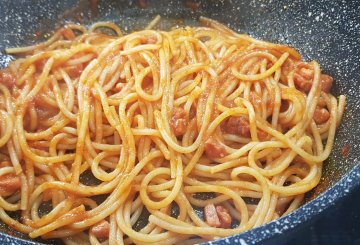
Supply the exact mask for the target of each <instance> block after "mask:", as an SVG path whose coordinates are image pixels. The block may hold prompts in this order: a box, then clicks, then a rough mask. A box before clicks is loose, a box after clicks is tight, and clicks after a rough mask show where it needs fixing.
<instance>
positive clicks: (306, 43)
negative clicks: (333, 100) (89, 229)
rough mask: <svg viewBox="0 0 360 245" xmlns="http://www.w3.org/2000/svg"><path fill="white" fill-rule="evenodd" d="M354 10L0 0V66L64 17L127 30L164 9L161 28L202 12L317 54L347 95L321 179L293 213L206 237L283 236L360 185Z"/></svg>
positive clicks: (358, 4) (289, 4)
mask: <svg viewBox="0 0 360 245" xmlns="http://www.w3.org/2000/svg"><path fill="white" fill-rule="evenodd" d="M143 3H145V5H144V4H143ZM359 13H360V1H357V0H353V1H331V0H329V1H313V0H307V1H271V0H262V1H255V0H253V1H250V0H246V1H236V0H224V1H205V0H203V1H193V0H188V1H175V0H174V1H165V0H160V1H155V0H148V1H137V0H136V1H115V0H113V1H105V0H100V1H97V0H88V1H87V0H65V1H58V0H38V1H35V0H31V1H26V0H22V1H21V0H2V1H0V67H4V66H6V65H7V64H8V63H9V61H10V60H12V59H13V57H11V56H8V55H6V54H4V52H3V49H4V48H5V47H16V46H21V45H29V44H32V43H35V42H38V41H39V40H42V39H44V38H46V37H48V36H49V35H50V34H51V33H52V32H53V30H54V29H56V28H57V27H59V26H61V25H63V24H65V23H67V22H77V23H83V24H89V23H93V22H95V21H99V20H109V21H113V22H116V23H118V24H119V25H120V26H121V27H122V29H123V30H124V31H125V32H131V31H132V30H139V29H141V28H143V27H144V26H145V25H146V23H148V22H149V21H150V20H151V19H152V18H153V17H154V16H155V15H157V14H160V15H161V16H162V17H163V19H162V22H161V25H160V28H164V29H166V28H169V27H171V26H174V25H179V26H182V25H196V23H197V19H198V17H199V16H201V15H203V16H206V17H210V18H213V19H216V20H218V21H220V22H222V23H224V24H227V25H228V26H229V27H231V28H233V29H234V30H236V31H239V32H242V33H248V34H250V35H252V36H254V37H256V38H260V39H264V40H267V41H271V42H276V43H283V44H288V45H290V46H293V47H294V48H295V49H297V50H299V51H300V53H301V54H302V55H303V57H304V59H305V60H308V61H309V60H312V59H315V60H317V61H318V62H319V63H320V65H321V68H322V70H323V71H324V72H325V73H328V74H330V75H331V76H333V77H334V79H335V86H334V88H333V93H335V94H336V95H339V94H345V95H346V96H347V106H346V112H345V115H344V118H343V121H342V124H341V126H340V128H339V129H338V132H337V135H336V140H335V145H334V149H333V152H332V154H331V156H330V158H329V159H328V160H327V161H326V164H325V169H324V173H323V177H322V181H321V183H320V184H319V185H318V186H317V187H316V188H315V189H314V190H313V191H312V192H311V193H309V194H308V195H307V203H306V204H305V205H303V206H302V207H301V208H299V209H298V210H296V211H295V212H293V213H292V214H290V215H288V216H286V217H283V218H281V219H279V220H277V221H273V222H271V223H269V224H266V225H263V226H261V227H258V228H255V229H252V230H250V231H248V232H245V233H243V234H239V235H235V236H232V237H228V238H224V239H221V240H218V241H214V242H209V244H233V243H238V244H259V243H266V244H281V243H283V242H285V241H287V240H288V239H289V238H290V237H291V235H292V234H294V233H295V232H296V230H298V229H299V228H300V227H302V226H304V225H309V223H310V222H312V221H313V220H314V219H316V218H317V217H319V216H320V215H321V214H323V213H324V211H325V210H329V209H331V208H333V207H334V205H336V203H337V202H339V201H341V199H342V198H343V197H344V196H345V195H347V193H349V192H351V191H352V190H354V189H355V188H356V187H359V186H360V162H359V159H360V127H359V119H360V116H359V115H360V91H359V88H360V15H359ZM1 52H2V53H1ZM344 147H345V148H349V149H350V151H349V154H348V155H347V156H344V154H343V151H342V150H343V149H344ZM2 227H3V228H2V229H1V230H2V231H3V232H4V233H1V232H0V244H3V243H6V244H7V243H10V242H11V243H13V244H22V245H24V244H35V243H33V242H29V241H25V240H22V239H19V238H17V237H22V238H24V239H28V238H26V237H25V236H21V234H19V233H18V232H15V231H14V230H12V229H9V228H8V227H6V226H4V225H2ZM9 234H10V235H9ZM42 242H44V241H42ZM52 243H56V241H52Z"/></svg>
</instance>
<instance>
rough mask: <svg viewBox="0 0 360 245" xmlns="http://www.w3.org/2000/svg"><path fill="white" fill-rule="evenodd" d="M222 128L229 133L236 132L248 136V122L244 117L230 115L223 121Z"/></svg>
mask: <svg viewBox="0 0 360 245" xmlns="http://www.w3.org/2000/svg"><path fill="white" fill-rule="evenodd" d="M224 130H225V132H227V133H230V134H237V135H240V136H242V137H246V138H249V137H250V124H249V121H248V119H247V118H246V117H243V116H240V117H230V118H229V119H228V121H227V122H226V123H225V126H224Z"/></svg>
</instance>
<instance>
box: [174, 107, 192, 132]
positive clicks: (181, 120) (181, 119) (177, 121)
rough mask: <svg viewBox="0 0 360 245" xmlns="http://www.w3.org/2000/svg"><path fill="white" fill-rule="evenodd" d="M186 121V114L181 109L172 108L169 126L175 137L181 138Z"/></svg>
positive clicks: (184, 130)
mask: <svg viewBox="0 0 360 245" xmlns="http://www.w3.org/2000/svg"><path fill="white" fill-rule="evenodd" d="M187 125H188V121H187V119H186V112H185V110H184V109H183V108H181V107H174V108H173V111H172V116H171V119H170V126H171V129H172V131H173V132H174V134H175V136H181V135H183V134H184V133H185V132H186V128H187Z"/></svg>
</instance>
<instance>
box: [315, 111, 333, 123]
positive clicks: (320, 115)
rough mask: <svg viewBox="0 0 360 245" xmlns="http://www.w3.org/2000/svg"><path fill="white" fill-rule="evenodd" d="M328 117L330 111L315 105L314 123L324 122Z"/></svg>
mask: <svg viewBox="0 0 360 245" xmlns="http://www.w3.org/2000/svg"><path fill="white" fill-rule="evenodd" d="M329 118H330V113H329V111H328V110H327V109H326V108H319V107H316V109H315V112H314V116H313V119H314V121H315V123H316V124H323V123H326V122H327V120H329Z"/></svg>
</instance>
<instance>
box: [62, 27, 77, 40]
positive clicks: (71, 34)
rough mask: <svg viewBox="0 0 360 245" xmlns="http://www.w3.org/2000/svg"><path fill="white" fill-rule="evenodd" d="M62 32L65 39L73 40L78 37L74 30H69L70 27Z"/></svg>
mask: <svg viewBox="0 0 360 245" xmlns="http://www.w3.org/2000/svg"><path fill="white" fill-rule="evenodd" d="M60 32H61V35H63V37H65V38H66V39H68V40H73V39H75V37H76V35H75V33H74V32H73V30H71V28H68V27H64V28H61V30H60Z"/></svg>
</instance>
